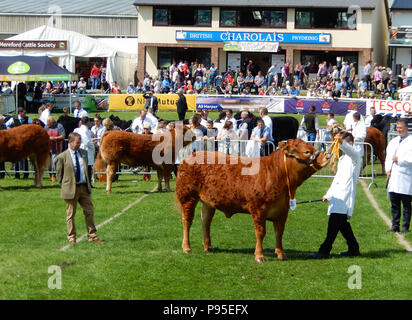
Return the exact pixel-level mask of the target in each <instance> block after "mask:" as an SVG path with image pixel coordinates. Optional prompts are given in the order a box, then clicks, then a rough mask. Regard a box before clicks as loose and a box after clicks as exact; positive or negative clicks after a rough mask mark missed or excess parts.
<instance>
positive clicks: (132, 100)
mask: <svg viewBox="0 0 412 320" xmlns="http://www.w3.org/2000/svg"><path fill="white" fill-rule="evenodd" d="M154 96H156V97H157V101H158V108H159V110H176V109H177V107H176V102H177V100H178V99H179V96H178V95H177V94H155V95H154ZM185 97H186V102H187V107H188V109H189V110H196V95H194V94H189V95H186V94H185ZM145 103H146V99H145V98H143V94H111V95H109V110H110V111H111V110H122V111H136V110H142V109H143V108H144V105H145Z"/></svg>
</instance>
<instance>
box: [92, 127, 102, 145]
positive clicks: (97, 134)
mask: <svg viewBox="0 0 412 320" xmlns="http://www.w3.org/2000/svg"><path fill="white" fill-rule="evenodd" d="M91 131H92V137H93V138H99V139H101V138H102V136H103V134H104V133H105V132H106V127H105V126H103V125H100V127H96V126H93V127H92V129H91ZM96 144H97V145H98V146H100V140H97V141H96Z"/></svg>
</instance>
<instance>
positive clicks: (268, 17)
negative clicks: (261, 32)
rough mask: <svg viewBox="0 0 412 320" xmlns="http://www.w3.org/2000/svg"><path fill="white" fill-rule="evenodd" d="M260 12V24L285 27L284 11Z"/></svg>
mask: <svg viewBox="0 0 412 320" xmlns="http://www.w3.org/2000/svg"><path fill="white" fill-rule="evenodd" d="M261 13H262V26H267V27H285V26H286V14H285V11H272V10H263V11H262V12H261Z"/></svg>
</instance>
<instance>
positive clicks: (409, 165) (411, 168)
mask: <svg viewBox="0 0 412 320" xmlns="http://www.w3.org/2000/svg"><path fill="white" fill-rule="evenodd" d="M396 131H398V135H399V136H398V137H396V138H394V139H392V140H391V141H390V142H389V144H388V147H387V148H386V161H385V167H386V176H387V178H388V195H389V199H390V201H391V213H392V228H391V229H389V230H388V231H391V232H399V226H400V220H401V202H402V205H403V224H402V231H401V232H402V233H406V232H408V231H409V224H410V221H411V200H412V197H411V195H412V136H411V135H409V134H408V124H407V121H406V119H400V120H398V122H397V123H396Z"/></svg>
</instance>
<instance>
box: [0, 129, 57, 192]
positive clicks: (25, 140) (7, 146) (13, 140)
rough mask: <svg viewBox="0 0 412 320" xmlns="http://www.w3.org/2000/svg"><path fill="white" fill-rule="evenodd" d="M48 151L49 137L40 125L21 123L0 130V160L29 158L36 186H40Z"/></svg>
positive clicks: (10, 160)
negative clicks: (11, 127)
mask: <svg viewBox="0 0 412 320" xmlns="http://www.w3.org/2000/svg"><path fill="white" fill-rule="evenodd" d="M49 152H50V138H49V135H48V134H47V131H46V130H44V129H43V128H42V127H41V126H38V125H34V124H23V125H21V126H18V127H15V128H13V129H10V130H0V162H5V161H9V162H18V161H20V160H23V159H25V158H29V159H30V161H31V163H32V164H33V166H34V170H35V174H34V186H35V187H37V188H41V186H42V177H43V172H44V169H45V167H46V165H47V163H48V161H49Z"/></svg>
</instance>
